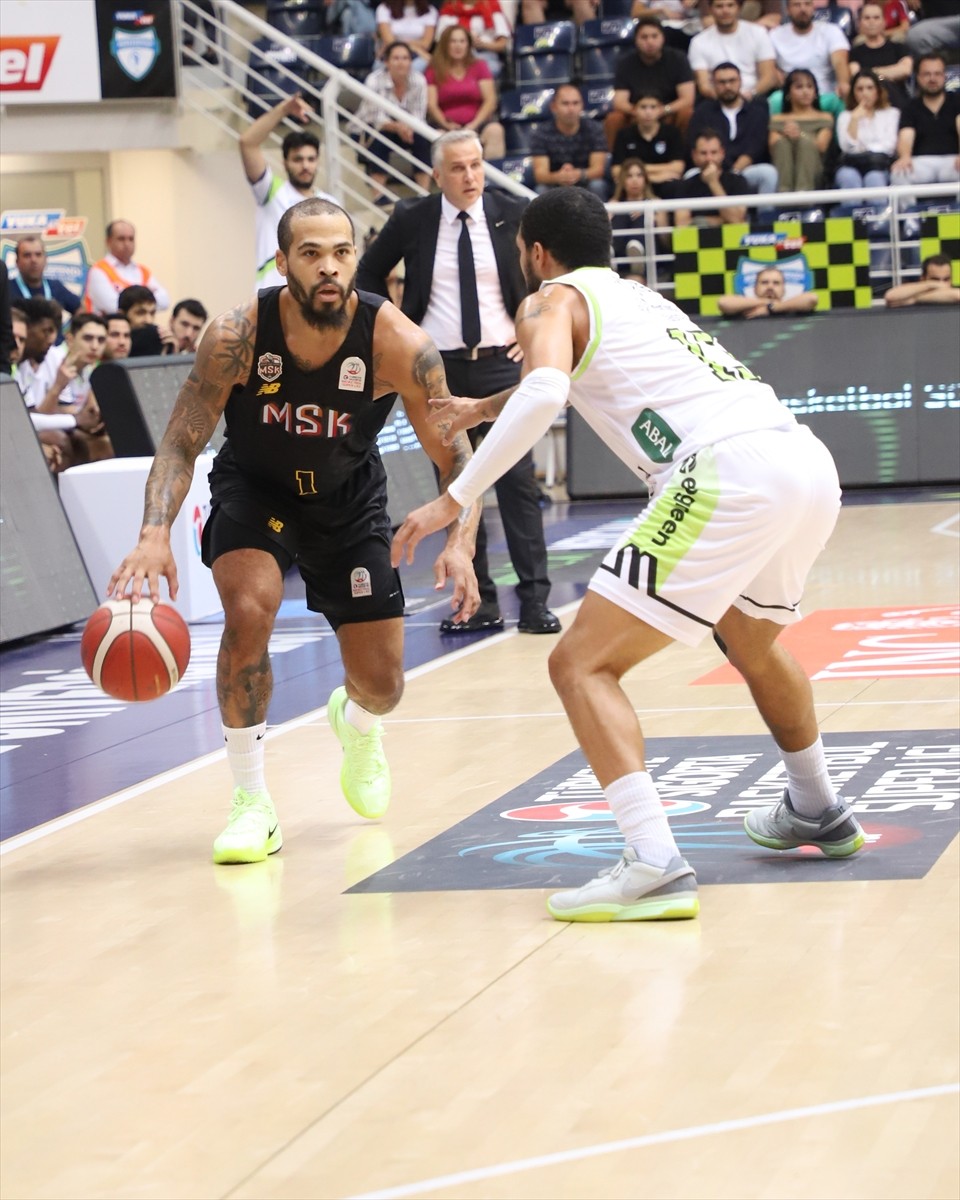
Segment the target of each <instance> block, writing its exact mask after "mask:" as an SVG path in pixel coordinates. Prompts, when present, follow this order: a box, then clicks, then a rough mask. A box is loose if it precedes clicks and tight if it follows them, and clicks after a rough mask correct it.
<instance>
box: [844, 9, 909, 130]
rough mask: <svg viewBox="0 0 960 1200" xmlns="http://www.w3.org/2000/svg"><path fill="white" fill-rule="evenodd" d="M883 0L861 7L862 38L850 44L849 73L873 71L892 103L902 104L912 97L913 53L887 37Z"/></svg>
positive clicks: (898, 105)
mask: <svg viewBox="0 0 960 1200" xmlns="http://www.w3.org/2000/svg"><path fill="white" fill-rule="evenodd" d="M885 29H886V22H885V20H884V16H883V5H882V4H881V3H880V0H864V4H863V7H862V8H861V9H860V38H862V39H863V40H862V41H860V40H859V39H858V41H857V42H855V43H854V44H853V45H852V46H851V47H850V77H851V79H853V78H855V77H856V75H857V72H858V71H868V70H869V71H873V73H874V75H876V77H877V78H878V79H879V80H880V82H881V83H882V84H883V85H884V87H885V88H886V89H887V95H888V96H889V97H890V103H891V104H893V105H895V106H896V107H897V108H903V107H904V106H905V105H906V103H907V101H908V100H909V99H910V97H909V96H908V95H907V91H906V82H907V80H908V79H909V78H910V76H911V75H912V74H913V57H912V56H911V55H909V54H907V53H905V51H904V48H903V46H902V45H899V44H898V43H897V42H891V41H890V39H889V38H888V37H887V35H886V32H885Z"/></svg>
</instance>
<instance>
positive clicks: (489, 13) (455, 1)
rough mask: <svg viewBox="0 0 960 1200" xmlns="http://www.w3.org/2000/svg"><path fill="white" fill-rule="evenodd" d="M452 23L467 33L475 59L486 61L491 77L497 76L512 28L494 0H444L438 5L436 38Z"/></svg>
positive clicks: (500, 70) (510, 37) (499, 72)
mask: <svg viewBox="0 0 960 1200" xmlns="http://www.w3.org/2000/svg"><path fill="white" fill-rule="evenodd" d="M456 26H459V27H460V28H461V29H465V30H466V31H467V33H469V34H470V37H471V38H472V39H473V51H474V53H475V54H476V56H477V58H479V59H482V60H483V62H485V63H486V64H487V66H488V67H489V68H490V74H491V75H492V76H493V78H494V79H499V78H500V74H501V72H502V71H503V63H504V55H505V54H506V53H507V51H508V50H509V49H510V42H511V40H512V38H513V30H512V29H511V28H510V22H509V21H508V20H507V18H506V17H505V16H504V13H503V10H502V9H501V7H500V4H499V3H498V0H447V3H445V4H442V5H441V6H440V19H439V20H438V21H437V37H441V36H442V35H443V33H444V31H445V30H447V29H451V28H455V27H456Z"/></svg>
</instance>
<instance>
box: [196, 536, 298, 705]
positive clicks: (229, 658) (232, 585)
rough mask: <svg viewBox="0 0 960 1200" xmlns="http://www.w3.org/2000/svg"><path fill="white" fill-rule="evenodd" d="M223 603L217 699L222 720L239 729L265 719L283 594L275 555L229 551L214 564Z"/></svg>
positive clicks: (271, 682) (259, 551) (247, 551)
mask: <svg viewBox="0 0 960 1200" xmlns="http://www.w3.org/2000/svg"><path fill="white" fill-rule="evenodd" d="M213 578H214V582H215V583H216V585H217V591H218V592H219V593H220V600H221V602H222V604H223V612H224V629H223V637H222V638H221V641H220V654H219V656H218V658H217V699H218V701H219V703H220V715H221V718H222V720H223V723H224V725H226V726H227V727H228V728H231V729H244V728H248V727H249V726H251V725H259V724H260V722H262V721H265V720H266V718H267V707H268V705H269V703H270V696H271V693H272V691H273V671H272V670H271V667H270V657H269V654H268V653H267V644H268V642H269V641H270V634H271V633H272V631H273V623H274V620H275V618H276V615H277V610H278V609H279V607H280V601H281V599H282V598H283V576H282V575H281V573H280V568H279V566H278V565H277V562H276V560H275V559H274V557H273V556H272V555H271V554H267V553H265V552H264V551H262V550H232V551H230V553H228V554H223V555H221V556H220V557H219V558H218V559H217V561H216V562H215V563H214V564H213Z"/></svg>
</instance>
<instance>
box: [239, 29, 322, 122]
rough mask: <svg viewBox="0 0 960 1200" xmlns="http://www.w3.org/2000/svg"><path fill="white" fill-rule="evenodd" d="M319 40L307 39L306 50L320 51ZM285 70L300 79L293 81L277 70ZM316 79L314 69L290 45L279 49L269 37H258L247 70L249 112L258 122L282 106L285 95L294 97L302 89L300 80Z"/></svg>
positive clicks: (305, 41) (305, 40)
mask: <svg viewBox="0 0 960 1200" xmlns="http://www.w3.org/2000/svg"><path fill="white" fill-rule="evenodd" d="M318 42H319V39H318V38H306V39H304V47H305V49H309V50H312V51H313V52H314V53H317V51H318ZM280 66H282V67H285V68H286V69H287V70H288V71H290V72H291V73H292V74H293V75H295V76H298V77H299V78H294V79H291V78H289V77H288V76H287V75H286V74H284V73H283V72H282V71H280V70H278V67H280ZM301 78H305V79H306V80H307V81H308V82H310V81H312V79H313V70H312V68H311V67H309V66H308V65H307V64H306V62H304V60H303V59H302V58H300V56H299V55H298V54H297V53H296V51H295V50H291V49H290V47H289V46H278V45H277V44H276V42H273V41H271V40H270V38H266V37H264V38H258V39H257V41H256V42H254V44H253V49H252V50H251V52H250V62H249V64H248V71H247V91H248V92H251V93H252V96H250V97H249V98H248V100H247V111H248V112H249V114H250V116H251V117H253V118H254V119H256V118H257V117H260V116H262V115H263V114H264V113H265V112H266V111H267V110H268V109H271V108H273V106H274V105H275V104H279V103H280V101H281V100H282V99H283V98H284V96H292V95H293V93H294V92H297V91H299V90H300V87H301V84H300V79H301Z"/></svg>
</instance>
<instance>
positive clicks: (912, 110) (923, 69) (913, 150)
mask: <svg viewBox="0 0 960 1200" xmlns="http://www.w3.org/2000/svg"><path fill="white" fill-rule="evenodd" d="M946 78H947V68H946V63H945V62H944V60H943V56H942V55H940V54H924V55H923V56H922V57H921V58H920V59H918V60H917V79H916V85H917V95H916V96H914V98H913V99H912V100H911V101H910V103H909V104H908V105H907V107H906V108H905V109H904V110H903V112H902V113H901V114H900V133H899V135H898V137H897V157H896V160H895V161H894V163H893V166H892V167H891V172H892V175H893V182H894V183H954V182H956V180H957V179H960V169H958V168H960V95H958V94H957V93H956V92H948V91H946V86H945V85H946Z"/></svg>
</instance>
